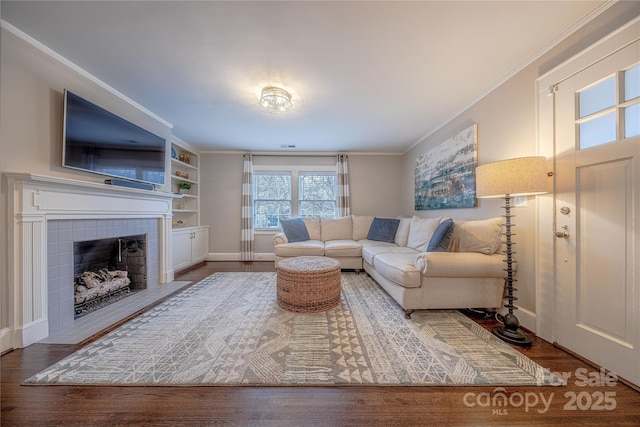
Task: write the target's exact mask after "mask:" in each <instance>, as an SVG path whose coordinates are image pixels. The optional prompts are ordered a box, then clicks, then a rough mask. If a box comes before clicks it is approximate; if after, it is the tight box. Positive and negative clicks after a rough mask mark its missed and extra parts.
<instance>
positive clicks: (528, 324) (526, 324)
mask: <svg viewBox="0 0 640 427" xmlns="http://www.w3.org/2000/svg"><path fill="white" fill-rule="evenodd" d="M514 314H515V315H516V316H518V320H519V321H520V326H522V327H523V328H525V329H527V330H529V331H531V332H533V333H535V332H536V313H534V312H532V311H529V310H527V309H525V308H522V307H518V310H516V312H515V313H514Z"/></svg>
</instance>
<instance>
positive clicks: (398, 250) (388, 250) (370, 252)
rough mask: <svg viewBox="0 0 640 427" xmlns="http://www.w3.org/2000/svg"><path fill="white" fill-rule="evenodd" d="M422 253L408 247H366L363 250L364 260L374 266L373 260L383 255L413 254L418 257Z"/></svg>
mask: <svg viewBox="0 0 640 427" xmlns="http://www.w3.org/2000/svg"><path fill="white" fill-rule="evenodd" d="M419 253H420V252H418V251H416V250H415V249H411V248H407V247H406V246H395V245H394V246H365V247H363V248H362V258H363V259H364V260H365V261H366V262H368V263H369V264H371V265H373V260H374V259H375V257H376V256H378V255H381V254H412V255H414V256H415V255H417V254H419Z"/></svg>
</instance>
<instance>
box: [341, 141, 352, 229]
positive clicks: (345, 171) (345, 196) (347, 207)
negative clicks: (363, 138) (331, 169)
mask: <svg viewBox="0 0 640 427" xmlns="http://www.w3.org/2000/svg"><path fill="white" fill-rule="evenodd" d="M348 159H349V156H347V155H345V154H339V155H338V217H343V216H349V215H351V196H350V194H349V166H348V164H347V163H348V161H347V160H348Z"/></svg>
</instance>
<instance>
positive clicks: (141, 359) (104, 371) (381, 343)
mask: <svg viewBox="0 0 640 427" xmlns="http://www.w3.org/2000/svg"><path fill="white" fill-rule="evenodd" d="M558 381H559V380H558V379H557V377H552V376H550V375H549V373H548V371H547V370H545V369H543V368H542V367H541V366H540V365H538V364H537V363H535V362H533V361H532V360H531V359H529V358H527V357H526V356H523V355H522V354H521V353H519V352H518V351H516V350H514V349H512V348H511V347H509V346H508V345H506V344H505V343H503V342H502V341H500V340H499V339H497V338H496V337H494V336H493V335H492V334H491V333H489V332H487V331H486V330H485V329H483V328H482V327H481V326H479V325H477V324H476V323H475V322H473V321H472V320H470V319H468V318H467V317H465V316H463V315H462V314H460V313H458V312H457V311H455V310H437V311H436V310H422V311H416V312H415V313H414V314H413V316H412V319H410V320H407V319H405V318H404V316H403V312H402V310H401V309H400V307H399V306H398V305H397V304H396V303H395V301H393V300H392V299H391V298H390V297H389V296H388V295H387V294H386V292H385V291H384V290H382V288H380V287H379V286H378V285H377V284H376V283H375V282H374V281H373V280H372V279H371V278H369V277H368V276H367V275H366V274H359V275H357V274H355V273H343V274H342V302H341V304H340V305H339V306H338V307H336V308H334V309H332V310H329V311H327V312H324V313H317V314H296V313H291V312H288V311H285V310H283V309H281V308H279V307H278V305H277V302H276V273H216V274H214V275H212V276H210V277H208V278H206V279H204V280H202V281H201V282H199V283H197V284H195V285H193V286H192V287H190V288H189V289H187V290H185V291H183V292H182V293H180V294H179V295H177V296H175V297H173V298H172V299H170V300H168V301H166V302H165V303H163V304H161V305H159V306H157V307H156V308H154V309H152V310H150V311H148V312H146V313H145V314H143V315H141V316H139V317H137V318H135V319H134V320H132V321H130V322H128V323H127V324H125V325H123V326H122V327H120V328H118V329H116V330H114V331H113V332H111V333H110V334H108V335H106V336H104V337H103V338H101V339H99V340H97V341H95V342H93V343H91V344H89V345H87V346H85V347H83V348H82V349H81V350H79V351H77V352H76V353H74V354H72V355H70V356H68V357H67V358H65V359H63V360H62V361H60V362H58V363H56V364H55V365H53V366H51V367H49V368H48V369H46V370H44V371H42V372H40V373H39V374H37V375H34V376H33V377H31V378H29V379H27V380H26V381H25V384H80V385H170V386H176V385H252V386H255V385H262V386H274V385H349V384H352V385H356V384H357V385H363V384H365V385H366V384H370V385H492V386H495V385H543V384H550V383H552V384H559V382H558Z"/></svg>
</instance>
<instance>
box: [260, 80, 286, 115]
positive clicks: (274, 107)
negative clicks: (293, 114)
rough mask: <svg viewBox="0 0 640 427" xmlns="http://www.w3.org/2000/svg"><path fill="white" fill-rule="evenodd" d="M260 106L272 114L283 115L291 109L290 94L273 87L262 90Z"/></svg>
mask: <svg viewBox="0 0 640 427" xmlns="http://www.w3.org/2000/svg"><path fill="white" fill-rule="evenodd" d="M260 105H262V106H263V107H264V108H266V109H267V110H268V111H270V112H272V113H284V112H286V111H289V109H290V108H291V94H289V92H287V91H286V90H284V89H280V88H279V87H275V86H267V87H265V88H264V89H262V94H261V95H260Z"/></svg>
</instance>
